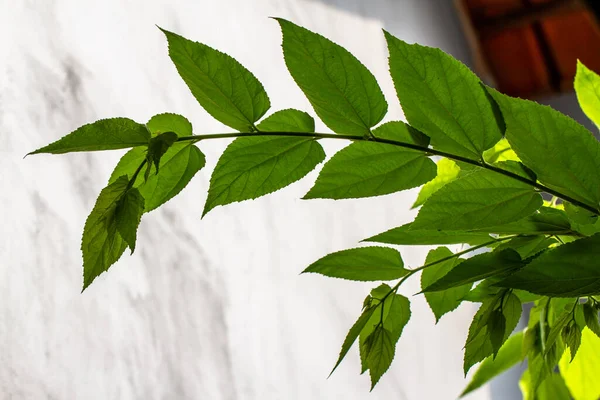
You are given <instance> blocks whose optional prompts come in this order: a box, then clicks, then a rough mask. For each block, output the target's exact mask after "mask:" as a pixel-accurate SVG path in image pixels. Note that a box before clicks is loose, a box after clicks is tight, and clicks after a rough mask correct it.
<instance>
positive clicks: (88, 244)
mask: <svg viewBox="0 0 600 400" xmlns="http://www.w3.org/2000/svg"><path fill="white" fill-rule="evenodd" d="M128 184H129V179H128V178H127V177H126V176H121V177H119V178H118V179H117V180H116V181H115V182H113V183H111V184H110V185H108V186H107V187H105V188H104V189H102V191H101V192H100V195H98V199H97V200H96V204H95V205H94V208H93V209H92V212H91V213H90V215H89V216H88V218H87V220H86V221H85V227H84V228H83V237H82V239H81V251H82V253H83V290H85V289H86V288H87V287H88V286H89V285H90V284H91V283H92V281H93V280H94V279H95V278H96V277H97V276H98V275H100V274H101V273H102V272H104V271H107V270H108V268H109V267H110V266H111V265H112V264H114V263H115V262H117V260H118V259H119V258H120V257H121V255H122V254H123V252H124V251H125V248H126V247H127V242H126V241H125V240H124V239H123V237H122V236H121V234H120V233H119V229H118V227H117V226H118V225H119V223H117V213H116V210H117V204H118V203H119V201H120V200H121V198H122V197H123V195H124V194H125V192H126V191H127V188H128ZM134 208H135V206H134ZM120 214H121V215H120V216H121V217H123V216H124V217H126V218H127V221H124V222H122V223H121V225H122V227H124V228H125V231H126V232H127V233H128V236H129V237H128V239H129V240H130V246H132V247H133V244H135V239H133V241H132V237H131V234H130V232H129V229H130V228H131V226H132V225H133V224H134V221H133V220H134V218H133V214H134V213H129V212H123V211H121V212H120ZM127 225H129V226H127Z"/></svg>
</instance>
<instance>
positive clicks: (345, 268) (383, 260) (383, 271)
mask: <svg viewBox="0 0 600 400" xmlns="http://www.w3.org/2000/svg"><path fill="white" fill-rule="evenodd" d="M403 267H404V263H403V262H402V257H401V256H400V253H398V251H396V250H394V249H390V248H388V247H359V248H356V249H349V250H342V251H338V252H336V253H331V254H328V255H326V256H325V257H323V258H321V259H320V260H318V261H316V262H314V263H312V264H311V265H310V266H309V267H308V268H306V269H305V270H304V271H303V273H304V272H315V273H318V274H321V275H325V276H330V277H332V278H342V279H350V280H354V281H389V280H393V279H398V278H401V277H403V276H404V275H406V274H407V273H408V271H407V270H406V269H404V268H403Z"/></svg>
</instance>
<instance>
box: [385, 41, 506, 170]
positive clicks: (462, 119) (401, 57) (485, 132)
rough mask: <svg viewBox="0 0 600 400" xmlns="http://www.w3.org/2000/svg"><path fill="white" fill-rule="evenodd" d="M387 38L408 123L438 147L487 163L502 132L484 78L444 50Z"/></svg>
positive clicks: (392, 66)
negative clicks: (487, 154)
mask: <svg viewBox="0 0 600 400" xmlns="http://www.w3.org/2000/svg"><path fill="white" fill-rule="evenodd" d="M384 33H385V37H386V40H387V44H388V49H389V52H390V73H391V75H392V79H393V81H394V85H395V87H396V93H397V94H398V98H399V99H400V104H401V105H402V110H403V111H404V115H405V116H406V118H407V120H408V122H409V123H410V124H411V125H412V126H414V127H415V128H417V129H418V130H420V131H422V132H423V133H425V134H426V135H428V136H430V137H431V144H432V146H433V147H434V148H436V149H439V150H442V151H447V152H450V153H453V154H457V155H461V156H464V157H468V158H471V159H473V160H478V161H479V160H481V158H482V154H483V152H484V151H485V150H487V149H489V148H490V147H492V146H494V144H495V143H496V142H498V141H499V140H500V139H501V137H502V133H501V130H500V128H499V125H498V122H497V120H496V117H495V115H494V110H493V106H492V103H491V102H490V100H489V99H488V98H487V95H486V92H485V90H484V89H483V88H482V87H481V85H480V80H479V78H477V76H475V74H473V73H472V72H471V71H470V70H469V69H468V68H467V67H466V66H465V65H463V64H462V63H460V62H459V61H458V60H456V59H454V58H452V57H451V56H450V55H448V54H446V53H444V52H443V51H441V50H439V49H433V48H430V47H424V46H420V45H418V44H414V45H409V44H407V43H405V42H403V41H402V40H400V39H397V38H395V37H393V36H392V35H390V34H389V33H388V32H384Z"/></svg>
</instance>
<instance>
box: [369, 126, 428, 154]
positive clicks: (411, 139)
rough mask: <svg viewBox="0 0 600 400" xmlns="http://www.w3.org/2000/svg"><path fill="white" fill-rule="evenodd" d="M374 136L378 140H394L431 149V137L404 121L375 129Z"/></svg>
mask: <svg viewBox="0 0 600 400" xmlns="http://www.w3.org/2000/svg"><path fill="white" fill-rule="evenodd" d="M373 136H375V137H376V138H377V139H383V140H393V141H395V142H401V143H408V144H415V145H417V146H420V147H423V148H426V147H429V137H428V136H427V135H425V134H424V133H423V132H420V131H418V130H416V129H415V128H413V127H412V126H410V125H408V124H407V123H405V122H402V121H390V122H386V123H385V124H381V125H379V126H378V127H377V128H375V129H373Z"/></svg>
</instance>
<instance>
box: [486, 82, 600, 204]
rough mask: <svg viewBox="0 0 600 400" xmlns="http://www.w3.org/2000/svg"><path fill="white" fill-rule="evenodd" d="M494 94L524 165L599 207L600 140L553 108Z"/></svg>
mask: <svg viewBox="0 0 600 400" xmlns="http://www.w3.org/2000/svg"><path fill="white" fill-rule="evenodd" d="M488 90H489V91H490V94H491V95H492V96H493V97H494V99H495V100H496V101H497V102H498V104H499V105H500V108H501V110H502V114H503V115H504V119H505V120H506V126H507V130H506V138H507V139H508V141H509V142H510V145H511V147H512V148H513V149H514V151H515V152H516V153H517V155H518V156H519V158H520V159H521V160H522V161H523V164H525V165H526V166H528V167H529V168H531V170H533V172H535V173H536V175H537V177H538V179H539V180H540V181H541V182H542V183H544V184H545V185H547V186H549V187H551V188H553V189H555V190H559V191H560V192H561V193H564V194H566V195H569V196H572V197H574V198H576V199H578V200H579V201H582V202H584V203H586V204H589V205H591V206H592V207H594V208H598V204H599V203H600V174H598V170H600V143H599V142H598V140H597V139H596V138H595V137H594V135H593V134H592V133H591V132H590V131H588V130H587V129H586V128H584V127H583V126H582V125H580V124H579V123H577V122H576V121H575V120H573V119H571V118H569V117H567V116H566V115H564V114H561V113H559V112H558V111H555V110H553V109H552V108H550V107H547V106H543V105H541V104H538V103H535V102H533V101H529V100H522V99H516V98H512V97H508V96H505V95H503V94H501V93H499V92H497V91H495V90H493V89H488Z"/></svg>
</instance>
